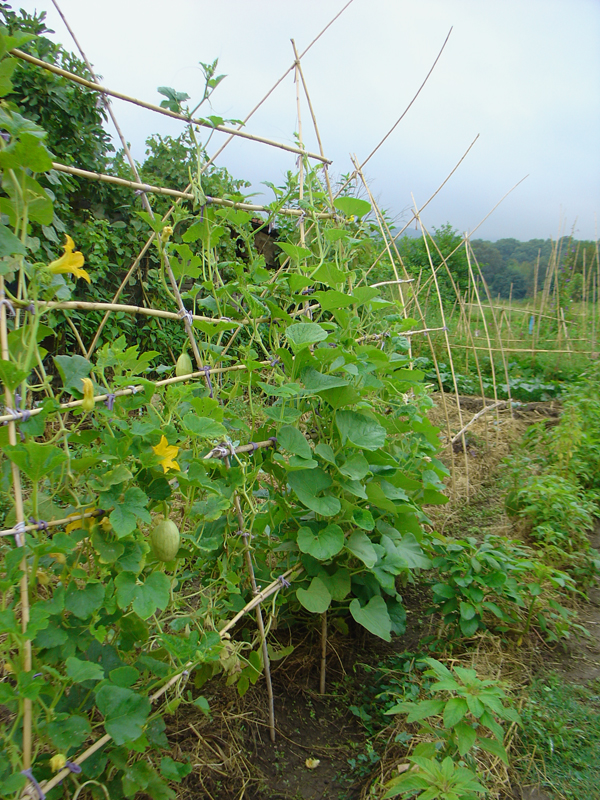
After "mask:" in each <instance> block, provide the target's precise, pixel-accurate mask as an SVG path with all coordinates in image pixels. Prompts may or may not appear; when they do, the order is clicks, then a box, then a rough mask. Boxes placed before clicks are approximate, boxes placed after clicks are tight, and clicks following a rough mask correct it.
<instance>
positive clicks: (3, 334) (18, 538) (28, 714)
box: [0, 275, 32, 770]
mask: <svg viewBox="0 0 600 800" xmlns="http://www.w3.org/2000/svg"><path fill="white" fill-rule="evenodd" d="M0 297H1V298H4V276H2V275H0ZM7 313H10V303H8V302H7V301H5V300H4V301H3V302H2V303H1V304H0V352H1V353H2V359H3V360H4V361H9V359H10V354H9V349H8V325H7V319H6V317H7ZM24 397H25V392H23V398H24ZM4 402H5V404H6V407H7V408H13V407H15V408H16V407H17V405H16V403H15V398H14V397H13V393H12V392H11V391H10V389H9V388H8V386H6V385H5V387H4ZM26 413H29V412H27V411H22V412H20V417H21V418H23V415H24V414H26ZM8 441H9V444H11V445H13V446H14V445H16V444H17V428H16V424H15V414H14V413H13V414H12V415H9V419H8ZM10 466H11V472H12V481H13V491H14V501H15V516H16V520H17V521H16V525H15V544H16V546H17V547H18V548H23V557H22V559H21V565H20V569H21V572H22V573H23V574H22V576H21V580H20V584H19V586H20V595H21V596H20V601H21V632H22V633H23V643H22V647H21V653H20V656H21V663H22V667H23V672H31V667H32V658H31V639H27V638H26V631H27V625H28V623H29V576H28V570H29V567H28V565H27V558H26V555H25V535H24V531H25V511H24V508H23V492H22V487H21V472H20V470H19V467H18V466H17V464H16V463H15V462H14V461H11V464H10ZM31 754H32V703H31V699H30V698H28V697H24V698H23V768H24V769H25V770H28V769H30V767H31Z"/></svg>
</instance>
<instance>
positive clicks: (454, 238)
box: [398, 223, 598, 302]
mask: <svg viewBox="0 0 600 800" xmlns="http://www.w3.org/2000/svg"><path fill="white" fill-rule="evenodd" d="M471 244H472V248H473V253H474V255H475V260H476V262H477V264H478V265H479V267H480V269H481V273H482V275H483V277H484V279H485V281H486V283H487V286H488V288H489V290H490V293H491V295H492V296H493V297H497V296H498V295H500V297H502V298H509V297H510V296H511V294H512V297H513V298H514V299H515V300H519V299H521V298H524V297H532V296H533V294H534V283H535V277H536V273H537V291H538V292H539V291H541V290H542V289H543V287H544V281H545V279H546V274H547V271H548V268H549V267H550V266H552V270H553V271H554V263H555V262H556V263H557V265H558V276H559V290H560V294H561V298H562V300H563V301H565V302H566V301H567V300H574V301H579V300H581V299H582V298H583V296H584V288H585V291H587V293H591V287H592V285H593V281H592V277H591V275H592V272H591V270H593V271H594V272H595V273H596V276H598V256H597V252H598V244H597V243H596V242H594V241H590V240H578V239H574V238H573V237H572V236H563V237H561V238H559V239H557V240H554V239H530V240H529V241H528V242H521V241H519V240H518V239H498V240H497V241H496V242H490V241H487V240H484V239H474V240H472V242H471ZM398 250H399V252H400V255H401V257H402V260H403V262H404V265H405V266H406V268H407V269H408V271H409V272H410V273H411V274H413V275H414V276H415V277H417V276H418V275H419V274H420V273H421V271H423V275H424V276H426V274H427V272H428V271H429V268H430V267H429V259H430V258H431V261H432V262H433V264H434V266H436V267H437V266H438V265H440V264H441V261H442V257H443V258H444V259H446V262H447V265H448V271H446V270H445V269H444V268H442V269H440V270H439V271H438V283H439V286H440V291H441V293H442V297H445V298H446V299H452V300H453V299H454V296H455V290H456V289H459V290H460V291H462V292H464V291H465V290H466V288H467V286H468V281H469V278H468V275H469V272H468V263H467V257H466V252H465V248H464V245H463V244H462V236H461V234H460V233H459V232H458V231H457V230H454V229H453V227H452V225H451V224H450V223H446V224H445V225H442V226H441V227H440V228H434V229H433V233H432V234H429V233H427V234H426V237H425V238H423V237H421V236H418V237H417V236H403V237H401V238H400V239H399V240H398ZM472 267H473V272H474V274H475V275H476V276H477V275H478V270H477V265H476V264H475V263H474V262H473V264H472ZM448 272H449V273H450V275H449V274H448ZM584 274H585V279H586V287H584ZM553 280H554V278H553ZM596 282H597V283H598V280H597V277H596ZM597 291H598V290H597Z"/></svg>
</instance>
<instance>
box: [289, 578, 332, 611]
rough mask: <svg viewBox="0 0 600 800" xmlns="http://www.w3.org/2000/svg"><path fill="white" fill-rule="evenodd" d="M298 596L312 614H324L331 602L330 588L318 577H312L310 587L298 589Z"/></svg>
mask: <svg viewBox="0 0 600 800" xmlns="http://www.w3.org/2000/svg"><path fill="white" fill-rule="evenodd" d="M296 597H297V598H298V600H299V601H300V603H301V605H303V606H304V608H306V610H307V611H310V612H311V613H312V614H323V613H324V612H325V611H327V609H328V608H329V605H330V603H331V594H330V593H329V589H328V588H327V586H325V584H324V583H323V581H322V580H321V578H318V577H317V578H313V579H312V581H311V582H310V586H309V587H308V589H296Z"/></svg>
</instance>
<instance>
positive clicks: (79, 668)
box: [65, 656, 104, 683]
mask: <svg viewBox="0 0 600 800" xmlns="http://www.w3.org/2000/svg"><path fill="white" fill-rule="evenodd" d="M65 666H66V667H67V677H69V678H71V680H72V681H74V682H75V683H83V682H84V681H101V680H103V679H104V670H103V669H102V667H101V666H100V664H94V663H93V662H92V661H81V660H80V659H79V658H75V657H74V656H70V657H69V658H67V660H66V662H65Z"/></svg>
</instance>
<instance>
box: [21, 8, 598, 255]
mask: <svg viewBox="0 0 600 800" xmlns="http://www.w3.org/2000/svg"><path fill="white" fill-rule="evenodd" d="M345 2H346V0H298V1H297V2H291V1H290V0H212V2H208V1H207V0H103V2H101V3H98V2H91V0H59V3H60V5H61V8H62V10H63V12H64V14H65V15H66V17H67V19H68V20H69V22H70V24H71V26H72V27H73V28H74V30H75V33H76V35H77V36H78V38H79V41H80V43H81V45H82V47H83V48H84V50H85V51H86V53H87V55H88V58H89V59H90V60H91V61H92V63H93V65H94V67H95V69H96V71H97V72H98V73H99V74H101V75H102V77H103V82H104V84H105V85H106V86H108V87H110V88H113V89H117V90H120V91H122V92H125V93H127V94H130V95H133V96H136V97H140V98H143V99H144V100H147V101H150V102H155V103H159V102H160V100H161V99H162V98H161V97H160V95H158V93H157V91H156V89H157V87H158V86H160V85H167V86H172V87H174V88H175V89H177V90H178V91H185V92H187V93H188V94H189V95H190V96H191V98H192V102H193V103H194V104H195V101H196V100H197V99H199V95H200V94H201V91H202V85H203V84H202V76H201V72H200V70H199V67H198V62H199V61H204V62H208V61H212V60H213V59H215V58H218V59H219V72H223V73H226V74H227V76H228V77H227V78H226V80H225V81H224V82H223V83H222V84H221V85H220V86H219V88H218V89H217V91H216V92H215V94H214V95H213V98H212V112H211V110H210V109H208V108H207V109H206V110H205V111H204V114H205V115H208V114H209V113H215V114H218V115H220V116H222V117H225V118H227V117H230V118H243V117H245V116H246V114H247V113H248V111H250V109H251V108H253V107H254V105H255V104H256V103H257V102H258V101H259V100H260V99H261V98H262V97H263V95H264V94H265V93H266V92H267V91H268V89H270V88H271V86H272V85H273V84H274V83H275V82H276V81H277V80H278V78H279V77H280V76H281V75H282V74H283V73H284V72H285V70H286V69H287V68H288V67H289V66H290V65H291V63H292V61H293V53H292V47H291V43H290V38H294V39H295V41H296V44H297V46H298V49H299V51H300V52H301V51H302V50H303V49H304V48H305V47H306V46H307V45H308V44H309V42H310V41H311V40H312V39H313V38H314V37H315V36H316V35H317V33H319V32H320V31H321V29H322V28H324V27H325V25H326V24H327V23H328V22H329V20H330V19H331V18H332V17H333V16H335V14H336V13H337V12H338V11H339V10H340V9H342V8H343V6H344V5H345ZM13 5H14V7H20V6H22V7H23V8H25V9H26V10H27V11H29V12H32V11H33V10H34V9H37V10H46V11H47V12H48V16H47V22H48V25H49V27H51V28H52V29H54V30H55V31H56V38H58V39H59V40H60V41H61V42H62V43H63V44H64V45H65V46H67V47H74V46H73V45H72V43H71V40H70V37H69V34H68V33H67V31H66V29H65V27H64V25H63V24H62V22H61V20H60V18H59V17H58V14H57V12H56V10H55V9H54V6H53V5H52V2H51V0H38V1H37V2H32V0H23V2H21V3H20V4H18V3H16V2H15V3H14V4H13ZM451 27H452V28H453V30H452V34H451V36H450V39H449V41H448V44H447V46H446V48H445V50H444V53H443V55H442V57H441V59H440V61H439V62H438V65H437V67H436V69H435V70H434V72H433V74H432V76H431V78H430V79H429V81H428V83H427V84H426V86H425V88H424V90H423V92H422V93H421V95H420V96H419V98H418V99H417V101H416V102H415V104H414V105H413V106H412V108H411V109H410V111H409V112H408V114H407V115H406V117H405V118H404V119H403V121H402V122H401V123H400V125H399V126H398V127H397V128H396V130H395V131H394V133H393V134H392V135H391V136H390V138H389V139H388V140H387V141H386V142H385V144H384V145H383V147H382V148H381V149H380V150H379V151H378V152H377V154H376V155H375V156H374V157H373V159H372V160H371V161H370V162H369V164H368V165H367V167H366V170H365V171H366V175H367V178H368V180H369V183H370V185H371V189H372V191H373V194H374V195H375V197H376V198H377V199H378V202H379V203H380V205H381V206H382V207H384V208H386V209H387V210H388V211H389V213H390V214H391V215H392V216H393V217H395V218H396V219H397V220H398V221H401V220H402V219H408V217H409V213H408V212H409V209H410V208H411V207H412V203H413V201H412V199H411V194H412V196H414V200H415V202H416V203H417V204H418V205H419V206H420V205H422V204H423V203H424V202H425V201H426V200H427V199H428V198H429V196H430V195H431V194H432V193H433V192H434V191H435V190H436V189H437V187H438V186H439V184H440V183H441V182H442V181H443V180H444V179H445V178H446V176H447V175H448V173H449V172H450V171H451V170H452V169H453V168H454V166H455V165H456V163H457V162H458V161H459V159H460V158H461V157H462V155H463V153H464V152H465V150H466V149H467V148H468V146H469V144H470V143H471V142H472V140H473V139H474V138H475V136H476V135H477V134H479V140H478V141H477V143H476V144H475V146H474V148H473V149H472V150H471V152H470V153H469V155H468V157H467V159H466V160H465V162H463V164H462V165H461V166H460V168H459V170H458V171H457V172H456V173H455V175H454V176H453V177H452V178H451V180H450V181H449V183H448V184H447V185H446V186H445V187H444V189H443V190H442V192H441V193H440V194H439V195H438V197H436V198H435V200H434V201H433V202H432V203H431V204H430V205H429V206H428V207H427V209H426V210H425V212H424V214H423V222H424V224H425V225H426V226H427V227H429V228H431V227H435V226H439V225H442V224H444V223H445V222H450V223H451V224H452V225H453V226H454V227H455V228H457V229H459V230H460V231H468V232H470V231H472V230H473V229H474V228H475V227H476V226H477V225H478V224H479V222H480V221H481V220H482V219H483V217H484V216H485V215H486V214H487V213H488V212H489V211H490V210H491V208H492V207H493V206H494V205H495V204H496V203H497V202H498V200H500V198H501V197H502V196H503V195H504V194H505V193H506V192H507V191H508V190H509V189H510V188H511V187H512V186H513V185H514V184H515V183H517V181H519V180H520V179H521V178H523V177H524V176H525V175H528V176H529V177H528V178H527V179H526V180H525V181H524V182H523V183H522V184H521V185H520V186H519V187H518V188H517V189H516V190H515V191H514V192H513V193H512V194H511V195H510V196H509V197H507V198H506V200H504V202H503V203H502V204H501V205H500V207H499V208H498V209H497V210H496V211H495V212H494V214H493V215H492V216H491V217H490V218H489V219H488V220H487V221H486V222H485V223H484V224H483V225H482V226H481V228H479V230H478V231H477V233H476V236H477V237H482V238H488V239H497V238H501V237H509V236H511V237H515V238H517V239H530V238H547V237H549V236H551V237H556V236H557V235H558V234H559V233H565V232H566V233H570V232H571V230H572V229H574V231H575V235H576V236H577V238H597V236H598V232H597V231H598V227H597V226H598V225H600V214H599V212H600V146H599V145H600V1H599V0H412V1H411V2H409V1H408V0H354V2H353V3H352V4H351V5H350V6H349V8H348V9H347V10H346V11H345V12H344V13H343V14H342V15H341V16H340V18H339V19H338V20H337V21H336V22H335V23H334V24H333V25H332V27H331V28H329V30H328V31H327V32H326V33H325V34H324V36H323V37H322V38H321V39H320V40H319V42H317V44H316V45H315V46H314V47H313V48H312V49H311V50H310V51H309V52H308V54H307V55H306V56H305V58H304V59H303V71H304V74H305V78H306V81H307V84H308V88H309V92H310V94H311V99H312V103H313V107H314V110H315V113H316V116H317V121H318V124H319V128H320V131H321V137H322V140H323V144H324V148H325V152H326V155H327V156H328V157H329V158H331V159H332V160H333V165H332V167H331V170H332V173H333V174H334V175H337V176H339V175H341V174H343V173H347V172H349V171H350V170H351V169H352V165H351V161H350V154H356V156H357V158H358V160H359V161H363V160H364V159H365V158H366V156H367V155H368V154H369V153H370V152H371V150H372V149H373V148H374V147H375V146H376V145H377V144H378V142H379V141H380V140H381V139H382V138H383V136H384V135H385V134H386V133H387V131H388V130H389V129H390V128H391V127H392V125H393V124H394V122H395V121H396V120H397V119H398V117H399V116H400V114H401V113H402V112H403V111H404V109H405V107H406V106H407V105H408V103H409V102H410V100H411V99H412V97H413V95H414V94H415V92H416V91H417V89H418V87H419V86H420V84H421V83H422V81H423V79H424V77H425V75H426V74H427V72H428V71H429V69H430V67H431V65H432V64H433V62H434V60H435V58H436V56H437V54H438V52H439V50H440V48H441V46H442V44H443V42H444V39H445V38H446V35H447V34H448V31H449V30H450V28H451ZM114 107H115V111H116V114H117V117H118V119H119V121H120V124H121V127H122V128H123V130H124V132H125V135H126V137H127V138H128V140H129V141H130V142H131V144H132V147H133V151H134V154H135V156H136V158H138V159H142V158H143V155H144V141H145V138H146V137H147V136H148V135H150V134H151V133H161V134H171V135H176V134H177V133H178V132H179V131H180V130H181V126H180V124H179V123H177V122H175V121H172V120H168V119H166V118H163V117H159V116H158V115H155V114H152V113H151V112H149V111H145V110H143V109H140V108H136V107H134V106H131V105H128V104H126V103H123V102H120V101H115V106H114ZM302 124H303V131H304V134H305V139H306V146H307V148H308V149H312V150H315V149H316V148H317V144H316V140H315V137H314V134H313V132H312V130H311V125H310V118H309V115H308V110H307V108H306V106H304V107H303V110H302ZM246 129H247V130H248V131H250V132H252V133H257V134H260V135H263V136H266V137H269V138H272V139H277V140H279V141H282V142H287V143H293V142H294V132H295V131H297V129H298V121H297V113H296V99H295V87H294V82H293V76H292V75H289V76H288V77H287V78H286V80H285V81H284V82H283V83H282V84H281V85H280V86H279V88H278V89H277V90H276V92H275V93H274V94H273V95H272V96H271V97H270V98H269V100H268V101H267V102H266V103H265V105H264V106H263V108H262V109H261V110H260V111H259V112H257V113H256V114H255V115H254V117H253V118H252V119H251V120H250V122H249V123H248V126H247V128H246ZM220 141H221V137H220V136H215V137H214V138H213V142H211V144H210V145H209V148H208V150H209V152H212V151H213V150H214V149H216V146H217V144H218V143H220ZM218 163H219V164H221V165H222V166H226V167H227V168H228V169H229V171H230V172H231V173H232V174H233V175H234V176H235V177H240V178H245V179H247V180H249V181H251V182H252V184H253V188H254V190H255V191H264V192H265V195H264V197H263V198H262V199H263V200H265V201H266V200H270V199H272V195H270V193H269V192H268V190H267V189H265V187H261V182H262V181H271V182H273V183H276V184H280V183H281V182H282V180H283V176H284V175H285V172H286V171H287V170H288V169H294V168H295V165H294V156H293V155H292V154H290V153H285V152H283V151H280V150H274V149H272V148H269V147H266V146H264V145H261V144H254V143H251V142H247V141H246V142H244V141H240V140H236V141H235V142H232V144H231V145H229V147H228V148H227V149H226V150H225V151H224V153H223V155H222V156H221V157H220V158H219V162H218ZM173 188H180V187H173Z"/></svg>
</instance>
